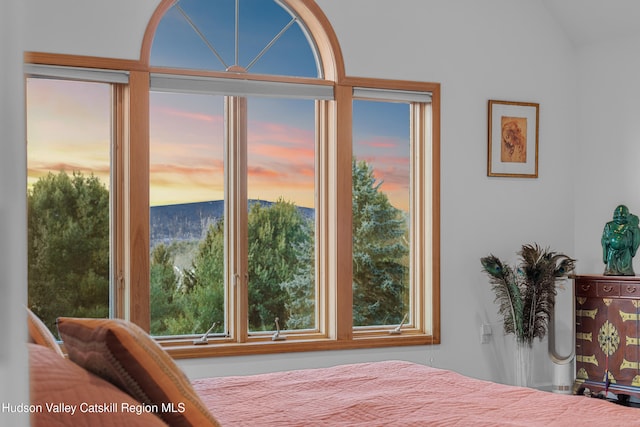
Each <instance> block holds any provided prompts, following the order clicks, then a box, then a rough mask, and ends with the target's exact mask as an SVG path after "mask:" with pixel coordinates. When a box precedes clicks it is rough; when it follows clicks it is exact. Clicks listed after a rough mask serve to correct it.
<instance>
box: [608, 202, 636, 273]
mask: <svg viewBox="0 0 640 427" xmlns="http://www.w3.org/2000/svg"><path fill="white" fill-rule="evenodd" d="M639 222H640V220H638V217H637V216H636V215H633V214H631V213H629V209H628V208H627V207H626V206H625V205H619V206H618V207H616V209H615V210H614V211H613V221H609V222H607V224H606V225H605V226H604V230H603V232H602V241H601V243H602V262H604V263H605V265H606V266H605V269H604V274H605V276H635V273H634V272H633V257H634V256H635V255H636V251H637V250H638V246H640V228H639V227H638V223H639Z"/></svg>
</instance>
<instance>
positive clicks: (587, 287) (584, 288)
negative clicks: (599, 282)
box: [581, 285, 591, 292]
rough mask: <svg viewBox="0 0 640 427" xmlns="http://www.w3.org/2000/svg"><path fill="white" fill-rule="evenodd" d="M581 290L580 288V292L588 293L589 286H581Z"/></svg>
mask: <svg viewBox="0 0 640 427" xmlns="http://www.w3.org/2000/svg"><path fill="white" fill-rule="evenodd" d="M581 288H582V290H583V291H585V292H586V291H588V290H589V289H591V285H582V286H581Z"/></svg>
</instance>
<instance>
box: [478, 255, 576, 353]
mask: <svg viewBox="0 0 640 427" xmlns="http://www.w3.org/2000/svg"><path fill="white" fill-rule="evenodd" d="M518 255H519V256H520V261H521V263H520V265H518V266H517V267H516V269H515V271H514V269H513V268H512V267H510V266H508V265H506V264H505V263H503V262H502V261H500V259H498V258H497V257H496V256H494V255H489V256H487V257H484V258H481V259H480V262H481V263H482V267H483V269H484V271H485V272H486V273H487V274H488V275H489V283H491V288H492V289H493V291H494V292H495V294H496V298H495V302H497V303H498V305H499V307H498V314H500V315H501V316H502V317H503V319H504V332H505V333H506V334H515V336H516V339H517V340H518V342H520V343H521V344H522V343H526V344H528V345H531V344H532V343H533V339H534V338H536V337H537V338H539V339H542V338H544V336H545V335H546V333H547V330H548V326H549V320H550V319H551V315H552V313H553V308H554V306H555V300H556V294H557V290H556V286H557V282H558V281H559V280H561V279H562V278H563V277H564V276H566V275H567V274H569V273H571V272H572V271H573V270H574V269H575V262H576V261H575V260H574V259H573V258H570V257H568V256H567V255H564V254H561V253H557V252H553V251H550V250H549V249H542V248H540V246H538V244H533V245H523V246H522V250H521V251H520V252H518Z"/></svg>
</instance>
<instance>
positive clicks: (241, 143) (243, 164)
mask: <svg viewBox="0 0 640 427" xmlns="http://www.w3.org/2000/svg"><path fill="white" fill-rule="evenodd" d="M225 120H226V123H225V134H226V135H225V146H226V154H225V157H226V159H225V163H226V167H225V170H226V172H225V173H226V196H225V198H226V203H225V236H226V238H225V241H226V242H227V246H226V251H227V252H226V258H227V263H226V267H225V268H226V271H225V276H226V282H227V284H228V286H227V290H228V291H227V316H228V321H229V324H230V332H231V334H232V336H233V338H234V339H235V340H236V341H238V342H246V341H247V338H248V330H249V322H248V318H249V316H248V313H249V286H248V285H249V283H248V282H249V277H248V271H249V269H248V251H247V250H248V240H249V239H248V228H247V215H248V214H247V98H245V97H234V96H227V97H225Z"/></svg>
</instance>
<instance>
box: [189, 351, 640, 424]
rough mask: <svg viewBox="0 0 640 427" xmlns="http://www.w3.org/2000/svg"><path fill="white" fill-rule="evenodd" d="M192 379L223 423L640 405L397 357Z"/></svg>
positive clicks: (570, 415)
mask: <svg viewBox="0 0 640 427" xmlns="http://www.w3.org/2000/svg"><path fill="white" fill-rule="evenodd" d="M193 383H194V387H195V389H196V391H198V393H199V394H200V396H201V397H202V399H203V400H204V402H205V403H206V404H207V406H208V407H209V409H210V410H211V412H212V414H213V415H214V416H215V417H216V418H217V419H218V420H219V421H220V423H221V424H222V425H223V426H234V427H235V426H260V427H266V426H278V427H283V426H331V427H339V426H367V427H370V426H385V427H386V426H463V427H469V426H474V427H477V426H527V427H529V426H562V427H567V426H580V425H585V426H587V425H588V426H640V408H627V407H623V406H620V405H616V404H614V403H610V402H606V401H603V400H599V399H591V398H587V397H583V396H567V395H559V394H553V393H549V392H544V391H539V390H534V389H528V388H519V387H513V386H507V385H502V384H496V383H492V382H488V381H481V380H477V379H473V378H469V377H465V376H462V375H459V374H457V373H455V372H451V371H446V370H441V369H435V368H430V367H428V366H423V365H418V364H413V363H408V362H399V361H389V362H378V363H361V364H352V365H341V366H336V367H332V368H321V369H307V370H297V371H288V372H278V373H272V374H262V375H253V376H246V377H223V378H208V379H201V380H195V381H194V382H193Z"/></svg>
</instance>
